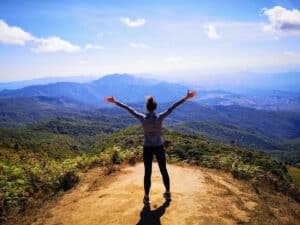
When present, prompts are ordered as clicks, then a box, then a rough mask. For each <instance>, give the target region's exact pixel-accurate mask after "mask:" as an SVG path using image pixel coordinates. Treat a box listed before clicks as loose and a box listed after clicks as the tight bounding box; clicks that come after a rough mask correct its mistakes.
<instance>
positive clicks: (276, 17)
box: [262, 6, 300, 34]
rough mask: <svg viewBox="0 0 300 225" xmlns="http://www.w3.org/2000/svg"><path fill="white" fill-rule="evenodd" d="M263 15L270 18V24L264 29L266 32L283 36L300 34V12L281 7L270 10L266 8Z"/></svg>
mask: <svg viewBox="0 0 300 225" xmlns="http://www.w3.org/2000/svg"><path fill="white" fill-rule="evenodd" d="M262 11H263V14H264V15H266V16H267V17H268V20H269V24H267V25H265V26H264V27H263V29H264V31H271V32H276V33H283V34H300V11H299V10H298V9H292V10H288V9H286V8H284V7H281V6H275V7H273V8H270V9H266V8H264V9H263V10H262Z"/></svg>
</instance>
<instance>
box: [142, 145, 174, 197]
mask: <svg viewBox="0 0 300 225" xmlns="http://www.w3.org/2000/svg"><path fill="white" fill-rule="evenodd" d="M153 155H155V156H156V159H157V162H158V166H159V170H160V173H161V175H162V177H163V182H164V185H165V188H166V191H167V192H169V191H170V180H169V174H168V171H167V167H166V154H165V149H164V146H163V145H161V146H144V151H143V159H144V166H145V176H144V189H145V194H146V195H148V194H149V192H150V187H151V173H152V160H153Z"/></svg>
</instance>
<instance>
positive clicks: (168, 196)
mask: <svg viewBox="0 0 300 225" xmlns="http://www.w3.org/2000/svg"><path fill="white" fill-rule="evenodd" d="M163 197H164V198H165V199H166V201H171V193H170V192H165V193H164V194H163Z"/></svg>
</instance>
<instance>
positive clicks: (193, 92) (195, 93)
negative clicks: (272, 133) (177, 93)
mask: <svg viewBox="0 0 300 225" xmlns="http://www.w3.org/2000/svg"><path fill="white" fill-rule="evenodd" d="M196 95H197V92H196V91H190V90H188V92H187V93H186V96H185V97H184V100H188V99H190V98H194V97H195V96H196Z"/></svg>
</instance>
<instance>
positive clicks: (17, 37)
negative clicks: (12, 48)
mask: <svg viewBox="0 0 300 225" xmlns="http://www.w3.org/2000/svg"><path fill="white" fill-rule="evenodd" d="M30 40H34V37H33V36H32V35H31V34H30V33H27V32H25V31H24V30H22V29H21V28H19V27H15V26H9V25H8V24H7V23H6V22H5V21H3V20H0V43H1V42H2V43H5V44H15V45H24V44H25V42H26V41H30Z"/></svg>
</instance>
